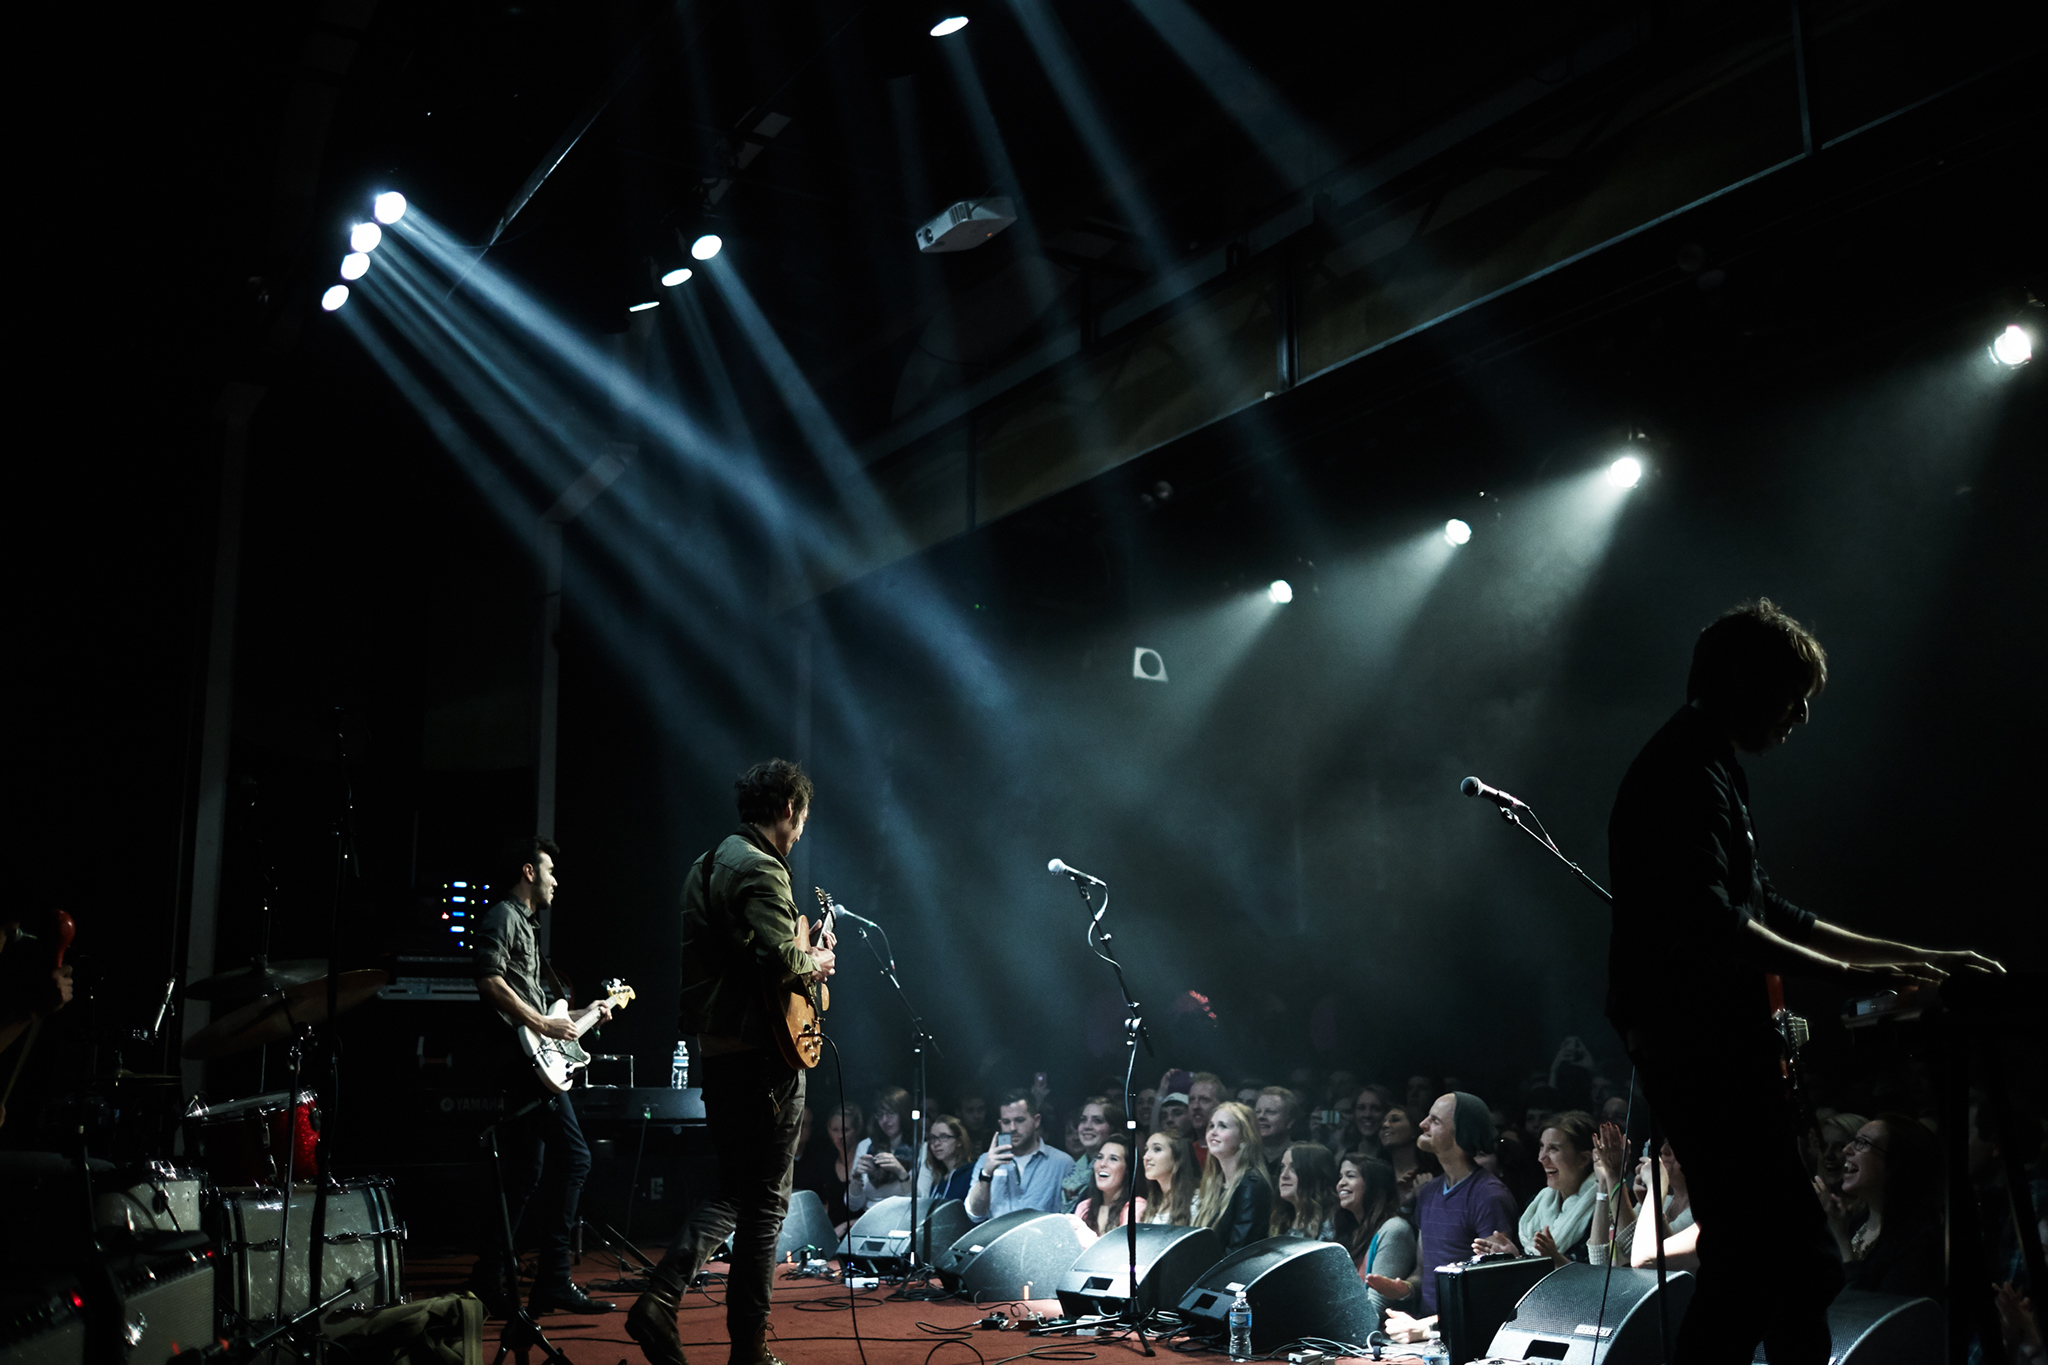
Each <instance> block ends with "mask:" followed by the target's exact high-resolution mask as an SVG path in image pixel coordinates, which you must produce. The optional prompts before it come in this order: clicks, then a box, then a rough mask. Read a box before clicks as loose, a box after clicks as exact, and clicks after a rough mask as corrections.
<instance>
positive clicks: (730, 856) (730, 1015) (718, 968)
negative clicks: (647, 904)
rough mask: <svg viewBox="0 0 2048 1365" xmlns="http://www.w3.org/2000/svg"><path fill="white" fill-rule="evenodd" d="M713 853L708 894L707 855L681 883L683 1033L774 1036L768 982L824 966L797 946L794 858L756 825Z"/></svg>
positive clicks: (750, 1039) (757, 1041)
mask: <svg viewBox="0 0 2048 1365" xmlns="http://www.w3.org/2000/svg"><path fill="white" fill-rule="evenodd" d="M707 856H709V857H711V858H712V865H711V869H710V872H711V875H710V878H709V881H710V895H709V896H708V897H707V896H706V895H705V882H706V878H705V875H704V874H705V868H704V859H703V858H699V859H697V861H696V862H694V863H692V864H690V875H689V877H688V878H686V879H685V880H684V882H683V971H682V985H683V990H682V1005H681V1009H680V1012H679V1014H678V1016H677V1031H678V1033H679V1034H680V1035H681V1036H682V1037H685V1038H697V1037H702V1038H720V1039H731V1038H737V1039H739V1040H740V1041H741V1042H742V1043H745V1044H748V1045H749V1046H752V1047H762V1046H765V1045H768V1044H769V1043H770V1042H771V1035H770V1034H769V1032H768V1026H769V1023H770V1021H771V1018H772V1019H774V1020H775V1021H776V1022H778V1023H779V1021H780V1015H779V1013H778V1014H776V1015H773V1016H771V1015H770V1013H769V1009H768V994H767V987H769V986H771V985H780V986H784V987H787V986H790V985H793V984H794V983H795V982H797V981H799V980H801V979H802V978H804V977H806V976H809V975H810V974H811V973H812V972H814V971H816V970H817V969H818V964H817V962H816V961H815V960H814V959H813V958H812V957H811V955H810V954H809V953H807V952H805V951H803V949H801V948H799V947H798V946H797V942H796V920H797V912H796V899H795V897H794V895H793V894H792V892H791V890H790V883H789V864H788V863H787V862H785V861H783V858H782V855H781V854H779V853H777V852H776V851H775V849H774V848H773V847H772V846H770V844H769V843H768V841H767V840H766V839H765V838H763V837H762V835H761V832H760V831H759V830H757V829H755V828H754V827H753V826H752V825H741V826H740V827H739V828H738V829H737V830H735V831H733V832H732V833H731V834H728V835H726V836H725V839H724V841H723V842H722V843H720V844H719V845H718V847H717V849H716V850H715V851H714V852H713V853H712V854H710V855H707Z"/></svg>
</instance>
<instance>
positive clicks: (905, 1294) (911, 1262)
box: [839, 906, 945, 1299]
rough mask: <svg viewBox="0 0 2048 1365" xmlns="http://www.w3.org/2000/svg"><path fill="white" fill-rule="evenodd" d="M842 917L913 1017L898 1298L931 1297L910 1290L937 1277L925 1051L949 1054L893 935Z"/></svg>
mask: <svg viewBox="0 0 2048 1365" xmlns="http://www.w3.org/2000/svg"><path fill="white" fill-rule="evenodd" d="M839 913H840V914H841V915H843V916H845V917H846V918H848V919H851V920H852V921H853V922H854V924H855V925H856V926H858V927H859V929H860V938H861V942H863V943H865V944H867V945H868V951H869V952H871V953H873V954H874V955H875V961H876V963H878V964H879V967H880V971H881V975H882V979H883V980H884V981H887V982H888V983H889V985H890V987H891V988H893V989H894V990H895V992H896V998H897V999H898V1000H900V1001H902V1002H903V1011H904V1013H906V1014H908V1015H909V1016H910V1249H909V1254H908V1255H907V1256H906V1257H905V1258H904V1259H905V1261H906V1262H907V1264H906V1266H905V1268H904V1271H903V1288H902V1290H901V1291H900V1292H899V1294H898V1297H901V1298H904V1299H919V1298H925V1297H928V1294H927V1293H926V1292H925V1291H923V1290H915V1291H914V1290H912V1289H911V1287H910V1286H911V1285H912V1283H913V1282H916V1281H919V1280H923V1281H926V1282H929V1281H930V1279H931V1277H932V1276H933V1275H934V1274H936V1273H937V1271H936V1270H935V1269H934V1267H933V1266H932V1264H931V1229H930V1228H929V1227H920V1226H918V1221H917V1173H918V1169H919V1167H920V1166H921V1165H922V1164H923V1161H924V1154H925V1130H926V1128H927V1127H928V1126H929V1124H930V1115H929V1113H928V1106H927V1104H926V1099H925V1096H926V1091H925V1050H926V1048H927V1047H929V1048H930V1050H931V1051H933V1052H938V1053H939V1055H940V1056H942V1057H943V1056H945V1053H944V1052H941V1051H940V1050H939V1045H938V1042H937V1040H936V1039H934V1038H933V1037H932V1035H931V1034H930V1033H928V1032H926V1031H925V1026H924V1016H923V1015H921V1014H919V1013H918V1012H917V1006H915V1005H913V1004H912V1003H911V1002H910V993H909V992H908V991H906V990H904V989H903V983H902V982H901V981H900V980H898V979H897V977H896V950H895V949H894V947H892V946H891V945H890V943H889V931H888V930H886V929H884V928H883V927H882V926H881V925H879V924H876V923H875V922H874V921H873V920H871V919H869V918H868V917H867V916H865V915H859V914H854V913H852V912H850V911H848V910H847V909H846V907H845V906H840V907H839ZM870 928H872V929H874V931H875V932H876V933H878V934H880V935H881V936H882V947H880V948H878V947H876V946H875V941H874V939H873V938H871V937H870V936H869V934H868V930H869V929H870ZM885 950H886V951H885ZM920 1242H921V1243H922V1252H921V1253H920V1249H919V1248H920Z"/></svg>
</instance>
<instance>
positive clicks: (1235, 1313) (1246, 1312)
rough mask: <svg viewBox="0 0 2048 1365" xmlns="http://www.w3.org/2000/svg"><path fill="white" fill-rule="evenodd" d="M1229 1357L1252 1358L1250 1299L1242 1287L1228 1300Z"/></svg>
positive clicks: (1234, 1358) (1233, 1358)
mask: <svg viewBox="0 0 2048 1365" xmlns="http://www.w3.org/2000/svg"><path fill="white" fill-rule="evenodd" d="M1230 1358H1231V1359H1232V1360H1250V1359H1251V1358H1252V1301H1251V1300H1250V1299H1248V1298H1246V1297H1245V1296H1244V1291H1243V1290H1242V1289H1240V1290H1238V1291H1237V1297H1236V1298H1234V1299H1232V1300H1231V1301H1230Z"/></svg>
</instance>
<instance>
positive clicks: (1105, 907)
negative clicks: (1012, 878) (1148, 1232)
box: [1067, 869, 1157, 1356]
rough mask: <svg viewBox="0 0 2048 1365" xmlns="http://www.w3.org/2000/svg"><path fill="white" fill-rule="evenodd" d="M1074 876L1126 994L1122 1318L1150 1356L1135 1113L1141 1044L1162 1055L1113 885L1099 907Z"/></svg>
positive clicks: (1101, 952)
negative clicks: (1120, 924)
mask: <svg viewBox="0 0 2048 1365" xmlns="http://www.w3.org/2000/svg"><path fill="white" fill-rule="evenodd" d="M1067 875H1068V877H1070V878H1072V880H1073V883H1074V890H1075V891H1077V892H1079V893H1080V896H1081V904H1083V905H1085V906H1087V907H1088V910H1089V915H1088V950H1089V951H1090V952H1092V953H1094V954H1095V955H1096V956H1097V957H1099V958H1101V959H1102V960H1103V961H1104V962H1107V963H1108V964H1109V969H1110V970H1111V971H1112V972H1114V973H1115V974H1116V988H1117V989H1118V990H1120V991H1122V992H1123V996H1124V1182H1125V1184H1124V1233H1125V1243H1126V1245H1127V1246H1128V1248H1129V1253H1130V1278H1129V1279H1128V1280H1126V1281H1125V1287H1126V1288H1127V1289H1128V1290H1129V1292H1130V1297H1129V1298H1127V1299H1125V1300H1124V1308H1123V1311H1122V1312H1121V1313H1119V1314H1117V1315H1116V1321H1117V1322H1119V1323H1121V1324H1123V1325H1125V1326H1127V1327H1129V1328H1130V1329H1131V1331H1133V1332H1135V1333H1137V1337H1138V1349H1139V1350H1141V1351H1143V1352H1144V1353H1145V1354H1146V1355H1148V1356H1149V1355H1152V1354H1154V1352H1153V1350H1152V1343H1151V1342H1149V1341H1147V1340H1146V1339H1145V1314H1144V1312H1143V1310H1142V1309H1140V1307H1139V1304H1138V1170H1139V1167H1140V1166H1142V1165H1143V1160H1142V1155H1141V1154H1140V1152H1139V1151H1138V1142H1137V1133H1138V1121H1137V1119H1135V1118H1133V1117H1132V1115H1134V1114H1136V1113H1137V1112H1138V1104H1137V1093H1136V1091H1135V1090H1134V1089H1133V1086H1134V1085H1135V1084H1136V1079H1137V1071H1138V1044H1139V1043H1140V1042H1142V1043H1144V1044H1145V1055H1146V1056H1148V1057H1152V1056H1156V1055H1157V1053H1155V1052H1154V1051H1153V1048H1152V1035H1151V1034H1150V1033H1148V1032H1146V1030H1145V1011H1144V1007H1143V1006H1141V1005H1140V1004H1139V1003H1138V1001H1137V999H1136V998H1135V997H1134V996H1132V994H1131V987H1130V983H1128V982H1127V981H1125V980H1124V968H1123V964H1122V963H1121V962H1118V961H1117V960H1116V948H1115V945H1114V943H1113V942H1112V939H1113V935H1111V933H1110V932H1109V931H1108V930H1107V929H1104V928H1103V927H1102V917H1103V916H1104V915H1107V914H1108V913H1109V887H1108V885H1107V884H1105V883H1096V885H1100V886H1101V887H1102V907H1101V908H1100V909H1097V908H1096V905H1095V902H1094V901H1093V900H1092V899H1090V897H1089V895H1088V891H1089V885H1090V883H1089V882H1088V881H1087V880H1084V879H1083V878H1081V877H1080V876H1077V875H1075V873H1074V872H1073V871H1072V869H1068V870H1067Z"/></svg>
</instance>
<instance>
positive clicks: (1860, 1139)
mask: <svg viewBox="0 0 2048 1365" xmlns="http://www.w3.org/2000/svg"><path fill="white" fill-rule="evenodd" d="M1842 1152H1843V1154H1844V1155H1846V1154H1848V1153H1850V1152H1876V1153H1877V1154H1878V1155H1879V1156H1883V1155H1884V1144H1883V1143H1882V1142H1879V1141H1878V1140H1877V1139H1876V1138H1867V1137H1865V1136H1863V1134H1861V1133H1858V1134H1857V1135H1856V1136H1855V1137H1852V1138H1850V1139H1849V1140H1848V1141H1847V1142H1845V1143H1843V1144H1842Z"/></svg>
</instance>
